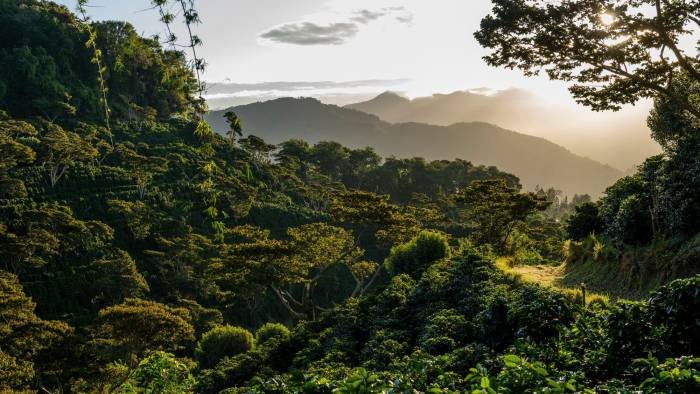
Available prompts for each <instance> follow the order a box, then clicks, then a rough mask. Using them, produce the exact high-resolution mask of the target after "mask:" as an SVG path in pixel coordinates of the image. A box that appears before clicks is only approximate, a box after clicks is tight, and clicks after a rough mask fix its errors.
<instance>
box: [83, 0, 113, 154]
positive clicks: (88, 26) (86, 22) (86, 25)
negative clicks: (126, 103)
mask: <svg viewBox="0 0 700 394" xmlns="http://www.w3.org/2000/svg"><path fill="white" fill-rule="evenodd" d="M86 8H87V0H78V2H77V9H78V12H79V13H80V16H81V20H80V22H81V23H80V24H79V25H78V28H79V29H80V30H81V31H84V32H86V33H87V34H88V39H87V41H86V42H85V47H86V48H90V49H92V51H93V56H92V59H90V61H91V62H92V63H93V64H95V65H97V80H98V82H99V83H100V93H101V96H102V97H101V98H100V101H101V102H102V108H103V109H104V116H105V126H106V127H107V130H108V131H109V143H110V144H111V145H112V147H114V139H113V137H112V126H111V124H110V113H111V112H112V110H111V109H110V107H109V102H108V101H107V92H108V91H109V90H108V88H107V84H106V83H105V77H104V75H105V72H106V71H107V69H106V68H105V67H104V66H103V65H102V51H101V50H100V48H98V47H97V32H96V31H95V30H94V29H93V28H92V20H91V19H90V16H89V15H88V13H87V10H86Z"/></svg>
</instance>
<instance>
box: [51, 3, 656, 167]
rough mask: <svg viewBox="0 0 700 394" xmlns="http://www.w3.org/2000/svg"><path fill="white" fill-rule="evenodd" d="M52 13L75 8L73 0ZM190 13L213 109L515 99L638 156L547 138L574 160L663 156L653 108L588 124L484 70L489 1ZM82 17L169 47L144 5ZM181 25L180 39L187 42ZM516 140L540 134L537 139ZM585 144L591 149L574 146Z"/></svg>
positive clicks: (549, 90) (538, 88) (512, 76)
mask: <svg viewBox="0 0 700 394" xmlns="http://www.w3.org/2000/svg"><path fill="white" fill-rule="evenodd" d="M59 2H60V3H62V4H65V5H67V6H68V7H69V8H71V9H73V8H74V7H75V1H74V0H60V1H59ZM196 4H197V8H198V10H199V13H200V17H201V19H202V24H200V25H198V26H196V27H195V28H194V30H195V33H196V34H197V35H198V36H199V37H200V38H201V39H202V40H203V43H204V45H203V46H202V48H200V49H199V51H200V53H201V56H202V57H203V58H204V59H206V62H207V64H208V66H207V70H206V73H205V74H204V79H205V80H206V81H207V83H208V84H209V86H210V87H211V89H210V90H209V92H208V96H207V97H208V99H209V100H210V107H212V108H217V107H221V106H224V105H231V104H244V103H249V102H254V101H258V100H266V99H271V98H276V97H283V96H295V97H298V96H313V97H317V98H319V99H321V100H322V101H325V102H328V103H332V104H339V105H342V104H348V103H351V102H356V101H362V100H365V99H368V98H370V97H372V96H375V95H377V94H378V93H381V92H383V91H386V90H392V91H396V92H400V93H402V94H404V95H406V96H408V97H419V96H427V95H431V94H434V93H450V92H453V91H457V90H471V91H479V92H484V93H485V94H488V93H489V92H496V91H501V90H505V89H513V88H516V89H524V90H527V91H528V92H531V93H533V94H534V96H535V97H537V99H538V100H540V101H542V102H543V103H547V104H548V105H550V106H551V105H557V106H562V107H566V108H567V109H569V110H576V111H578V113H579V114H580V115H581V116H582V117H584V118H585V119H590V120H591V123H592V124H600V123H601V122H605V123H606V124H609V123H610V122H612V124H613V125H614V124H616V122H619V123H620V127H626V128H627V129H626V130H625V134H624V138H617V140H619V142H616V143H620V144H629V143H630V140H629V138H632V139H633V140H634V144H638V146H637V145H635V147H634V149H632V151H634V152H635V153H631V154H629V155H627V154H625V155H620V154H618V153H617V150H616V147H615V146H608V145H606V144H605V143H598V142H601V141H603V140H605V139H606V137H607V133H609V132H610V131H609V128H605V130H601V129H600V128H599V127H592V130H591V131H590V136H588V135H587V136H585V138H582V136H581V135H578V136H577V138H569V137H571V135H568V134H567V130H562V131H561V133H562V134H561V135H556V134H555V135H554V136H553V137H551V138H550V136H549V135H547V136H546V137H547V138H550V139H552V140H553V141H554V142H556V143H560V144H562V145H564V146H566V147H567V148H569V149H570V150H572V151H574V152H576V153H579V154H582V155H584V156H589V157H592V158H594V159H597V160H599V161H602V162H605V163H608V164H611V165H613V166H616V167H618V168H620V169H623V170H626V169H628V168H630V167H632V166H634V165H636V164H640V163H641V161H642V160H643V159H644V157H646V156H649V155H650V154H654V153H656V152H657V151H658V146H656V145H655V144H654V143H653V142H652V141H651V140H650V138H649V136H648V135H649V132H648V130H647V129H646V126H645V123H644V120H645V113H646V112H647V111H648V106H649V104H648V103H642V104H640V106H638V107H637V108H627V109H625V111H623V112H622V113H620V114H599V113H593V112H591V111H589V110H588V109H586V108H581V107H580V106H577V105H576V104H575V102H574V101H573V99H572V98H571V97H570V95H569V93H568V91H567V90H566V87H567V86H566V85H565V84H564V83H562V82H558V81H549V80H548V79H547V78H545V77H530V78H526V77H524V76H523V75H522V74H521V73H520V72H519V71H514V70H505V69H501V68H493V67H490V66H488V65H487V64H485V62H484V61H483V60H482V58H481V57H482V56H483V55H485V54H486V51H485V50H484V49H483V48H481V47H480V46H479V44H478V43H477V42H476V40H475V39H474V37H473V33H474V31H476V30H477V29H478V27H479V22H480V20H481V18H482V17H483V16H485V15H487V14H488V12H489V10H490V8H491V5H490V1H489V0H432V1H425V0H199V1H197V3H196ZM89 5H90V8H89V12H90V13H91V16H92V17H93V18H94V19H97V20H103V19H118V20H127V21H129V22H131V23H132V24H134V25H135V26H136V29H137V31H139V32H141V33H142V34H143V35H146V36H151V35H154V34H161V35H163V36H164V34H163V32H164V30H165V29H164V27H163V25H162V24H161V23H160V22H159V21H158V13H157V12H156V11H155V10H153V9H151V8H150V6H149V1H148V0H118V1H115V0H90V1H89ZM173 11H176V10H175V9H174V10H173ZM180 25H181V24H178V25H177V26H178V27H177V28H176V34H177V35H179V36H180V38H181V39H184V31H183V30H182V26H180ZM221 83H224V85H222V84H221ZM531 129H532V128H531ZM518 131H522V132H526V133H530V134H535V135H537V134H538V133H537V130H536V127H534V130H518ZM568 133H569V134H571V133H573V132H568ZM577 133H579V134H580V131H577ZM540 136H542V135H540ZM618 137H619V136H618ZM587 140H591V141H589V142H590V143H589V144H588V145H590V146H589V147H586V146H584V145H586V144H583V145H582V144H581V143H577V142H575V141H587ZM596 141H597V142H596ZM594 146H595V147H594ZM601 147H603V148H602V149H603V150H604V151H601V150H600V149H601ZM627 148H629V147H627ZM628 150H629V149H628Z"/></svg>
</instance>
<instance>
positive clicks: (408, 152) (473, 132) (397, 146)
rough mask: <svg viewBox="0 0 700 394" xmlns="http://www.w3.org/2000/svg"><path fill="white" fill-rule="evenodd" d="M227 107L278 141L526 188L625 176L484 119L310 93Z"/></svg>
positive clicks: (584, 184)
mask: <svg viewBox="0 0 700 394" xmlns="http://www.w3.org/2000/svg"><path fill="white" fill-rule="evenodd" d="M230 110H231V111H233V112H235V113H236V114H237V115H238V116H239V117H240V119H241V121H242V122H243V123H244V124H245V125H246V130H247V131H248V132H249V133H251V134H255V135H257V136H260V137H262V138H264V139H265V140H268V141H270V142H273V143H280V142H282V141H286V140H288V139H298V138H303V139H304V140H307V141H309V142H318V141H327V140H331V141H338V142H340V143H342V144H344V145H347V146H350V147H354V148H363V147H365V146H371V147H372V148H374V149H375V150H376V151H377V152H378V153H380V154H381V155H384V156H397V157H426V158H428V159H433V160H454V159H455V158H459V159H464V160H469V161H471V162H472V163H475V164H481V165H490V166H496V167H498V168H499V169H501V170H503V171H507V172H510V173H512V174H515V175H516V176H518V177H519V178H520V180H521V182H522V184H523V186H524V187H525V189H527V190H534V189H535V187H536V186H538V185H540V186H546V187H554V188H556V189H559V190H563V191H564V192H565V193H566V194H568V195H573V194H590V195H593V196H595V197H598V196H600V195H601V194H602V193H603V191H604V190H605V188H606V187H607V186H608V185H610V184H611V183H613V182H615V181H616V180H618V179H619V178H621V177H622V173H621V172H620V171H619V170H617V169H614V168H612V167H609V166H605V165H603V164H600V163H598V162H595V161H593V160H590V159H587V158H583V157H580V156H577V155H575V154H573V153H571V152H570V151H568V150H566V149H565V148H563V147H561V146H558V145H556V144H553V143H551V142H549V141H547V140H545V139H542V138H536V137H532V136H528V135H525V134H520V133H516V132H513V131H510V130H505V129H502V128H500V127H497V126H494V125H491V124H487V123H480V122H472V123H456V124H453V125H451V126H445V127H443V126H435V125H428V124H424V123H400V124H391V123H388V122H385V121H383V120H380V119H379V118H377V117H376V116H373V115H368V114H365V113H362V112H359V111H356V110H352V109H348V108H342V107H338V106H334V105H327V104H323V103H321V102H319V101H318V100H315V99H311V98H301V99H294V98H284V99H277V100H272V101H267V102H263V103H255V104H248V105H243V106H239V107H233V108H231V109H230ZM227 111H228V110H224V111H213V112H211V113H210V114H209V115H208V116H207V118H206V119H207V121H208V122H209V124H210V125H211V126H212V127H213V128H214V130H216V131H224V130H226V125H225V120H224V118H223V114H224V113H226V112H227Z"/></svg>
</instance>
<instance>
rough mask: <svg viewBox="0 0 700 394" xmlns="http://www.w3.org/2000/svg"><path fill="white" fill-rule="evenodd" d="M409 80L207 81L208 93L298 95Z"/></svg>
mask: <svg viewBox="0 0 700 394" xmlns="http://www.w3.org/2000/svg"><path fill="white" fill-rule="evenodd" d="M407 82H409V80H408V79H367V80H358V81H302V82H296V81H276V82H259V83H235V82H231V81H230V80H227V81H224V82H211V83H207V94H208V95H219V94H224V95H226V94H228V95H233V94H239V93H242V92H249V91H263V92H266V93H271V92H284V93H286V94H287V95H289V96H298V95H299V94H303V92H305V91H318V90H324V91H325V90H330V89H351V88H363V87H373V88H379V87H388V86H396V85H400V84H403V83H407Z"/></svg>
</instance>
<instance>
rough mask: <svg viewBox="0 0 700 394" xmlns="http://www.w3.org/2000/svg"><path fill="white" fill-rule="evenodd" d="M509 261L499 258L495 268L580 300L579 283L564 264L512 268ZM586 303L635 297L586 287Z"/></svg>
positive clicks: (595, 287)
mask: <svg viewBox="0 0 700 394" xmlns="http://www.w3.org/2000/svg"><path fill="white" fill-rule="evenodd" d="M511 261H512V260H511V259H510V258H508V257H501V258H498V259H497V260H496V267H498V268H499V269H500V270H501V271H503V272H504V273H506V274H509V275H511V276H513V277H514V278H517V279H519V280H521V281H524V282H531V283H537V284H539V285H541V286H545V287H550V288H553V289H556V290H559V291H561V292H562V293H564V294H565V295H567V296H569V297H571V298H574V299H578V300H580V297H581V285H580V284H581V283H582V282H580V281H579V282H576V281H575V280H573V278H571V277H569V276H568V275H567V272H566V267H565V264H561V265H558V266H552V265H520V266H513V265H512V263H511ZM586 287H587V294H586V303H590V302H593V301H596V302H601V301H602V302H605V303H608V302H609V301H610V299H611V298H612V299H617V298H635V297H623V296H615V294H614V293H611V292H610V291H608V289H604V288H599V287H597V286H591V285H589V284H587V285H586Z"/></svg>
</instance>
